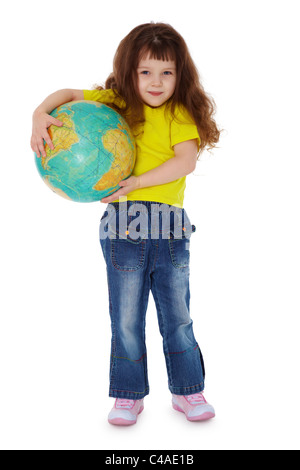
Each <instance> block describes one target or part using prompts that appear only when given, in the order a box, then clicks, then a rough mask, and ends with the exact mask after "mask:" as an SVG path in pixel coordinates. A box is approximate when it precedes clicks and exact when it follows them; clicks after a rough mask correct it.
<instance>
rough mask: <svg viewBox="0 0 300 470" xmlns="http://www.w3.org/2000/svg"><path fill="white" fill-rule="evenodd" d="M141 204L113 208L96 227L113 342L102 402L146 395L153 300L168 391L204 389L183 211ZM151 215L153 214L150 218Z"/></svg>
mask: <svg viewBox="0 0 300 470" xmlns="http://www.w3.org/2000/svg"><path fill="white" fill-rule="evenodd" d="M163 206H164V207H165V208H166V209H167V212H168V209H169V213H168V214H167V216H169V222H166V220H167V216H166V214H164V213H163V211H160V209H161V207H162V205H160V204H159V203H153V202H147V201H127V202H126V203H125V204H123V203H112V204H109V205H108V206H107V208H106V211H105V212H104V214H103V217H102V219H101V223H100V242H101V247H102V251H103V255H104V259H105V261H106V266H107V279H108V293H109V312H110V318H111V329H112V340H111V360H110V389H109V396H111V397H116V398H127V399H134V400H138V399H141V398H143V397H145V396H146V395H148V393H149V384H148V373H147V350H146V343H145V317H146V311H147V305H148V298H149V293H150V291H151V292H152V294H153V297H154V301H155V305H156V309H157V316H158V323H159V329H160V333H161V335H162V338H163V351H164V356H165V361H166V367H167V374H168V385H169V389H170V391H171V392H172V393H174V394H177V395H189V394H192V393H197V392H201V391H203V389H204V378H205V371H204V363H203V358H202V354H201V351H200V348H199V345H198V343H197V342H196V339H195V337H194V333H193V322H192V320H191V317H190V309H189V304H190V291H189V257H190V252H189V244H190V236H191V233H192V232H193V231H194V230H195V227H194V226H192V225H191V224H190V221H189V219H188V217H187V214H186V211H185V210H184V209H178V208H175V207H173V206H167V205H163ZM153 214H154V215H153Z"/></svg>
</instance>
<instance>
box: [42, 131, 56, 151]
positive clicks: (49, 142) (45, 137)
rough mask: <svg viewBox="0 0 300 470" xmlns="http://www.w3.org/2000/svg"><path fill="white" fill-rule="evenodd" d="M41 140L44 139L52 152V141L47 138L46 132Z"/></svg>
mask: <svg viewBox="0 0 300 470" xmlns="http://www.w3.org/2000/svg"><path fill="white" fill-rule="evenodd" d="M43 138H44V140H45V142H46V144H48V146H49V148H50V149H51V150H54V145H53V142H52V140H51V139H50V137H49V134H48V132H47V134H45V135H44V136H43Z"/></svg>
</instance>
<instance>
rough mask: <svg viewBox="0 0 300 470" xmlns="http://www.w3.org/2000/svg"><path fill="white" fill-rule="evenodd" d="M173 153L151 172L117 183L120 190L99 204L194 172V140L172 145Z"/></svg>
mask: <svg viewBox="0 0 300 470" xmlns="http://www.w3.org/2000/svg"><path fill="white" fill-rule="evenodd" d="M174 153H175V156H174V157H173V158H171V159H170V160H167V161H166V162H164V163H162V164H161V165H159V166H158V167H156V168H153V170H150V171H147V172H146V173H143V174H142V175H139V176H130V177H129V178H128V179H126V180H123V181H121V182H120V183H119V185H120V186H121V189H119V190H118V191H116V192H115V193H113V194H112V195H111V196H108V197H106V198H104V199H102V200H101V202H104V203H109V202H112V201H115V200H116V199H118V198H119V197H120V196H125V195H126V194H128V193H130V192H131V191H134V190H135V189H141V188H147V187H149V186H158V185H160V184H166V183H170V182H171V181H175V180H177V179H179V178H182V177H184V176H187V175H188V174H190V173H192V172H193V171H194V170H195V168H196V163H197V155H198V145H197V140H196V139H193V140H187V141H185V142H181V143H180V144H177V145H174Z"/></svg>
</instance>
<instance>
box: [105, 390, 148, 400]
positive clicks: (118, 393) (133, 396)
mask: <svg viewBox="0 0 300 470" xmlns="http://www.w3.org/2000/svg"><path fill="white" fill-rule="evenodd" d="M147 395H149V388H146V389H145V390H144V391H143V392H132V391H127V390H110V391H109V396H110V397H112V398H126V399H127V400H142V398H144V397H146V396H147Z"/></svg>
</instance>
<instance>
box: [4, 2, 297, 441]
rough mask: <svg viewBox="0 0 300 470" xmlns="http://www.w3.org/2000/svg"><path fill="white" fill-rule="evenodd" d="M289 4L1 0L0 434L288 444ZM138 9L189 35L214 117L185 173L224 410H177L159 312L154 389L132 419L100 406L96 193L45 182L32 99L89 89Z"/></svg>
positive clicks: (292, 54) (291, 271)
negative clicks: (210, 149) (84, 200)
mask: <svg viewBox="0 0 300 470" xmlns="http://www.w3.org/2000/svg"><path fill="white" fill-rule="evenodd" d="M298 4H299V2H298V1H297V0H294V1H293V0H285V1H277V0H251V1H248V0H243V1H240V0H226V1H223V0H205V1H204V0H195V1H189V0H187V1H185V2H177V1H174V0H164V1H161V0H159V1H157V0H152V1H151V2H142V1H140V0H138V1H135V0H133V1H130V0H128V1H123V0H122V1H119V0H114V1H113V2H104V1H100V0H98V1H93V0H85V1H77V0H72V1H69V0H64V1H57V0H52V1H51V2H41V1H40V0H38V1H34V0H31V1H26V2H24V1H16V0H11V1H10V2H5V3H3V5H2V6H1V20H2V21H1V23H2V24H1V30H0V34H1V38H0V39H1V70H2V72H1V76H0V80H1V95H2V96H1V117H0V119H1V127H0V132H1V147H0V152H1V176H0V178H1V184H0V190H1V218H0V221H1V228H0V235H1V245H0V249H1V253H0V255H1V259H0V262H1V265H0V266H1V296H0V302H1V319H0V380H1V386H0V441H1V442H0V446H1V448H2V449H108V450H111V449H132V450H133V449H148V450H151V449H159V450H163V449H182V450H183V449H187V450H191V449H204V450H209V449H213V450H222V449H226V450H239V449H242V450H246V449H252V450H254V449H264V450H266V449H298V450H299V447H300V446H299V435H300V434H299V419H300V405H299V394H300V380H299V352H300V347H299V313H300V309H299V304H300V302H299V277H300V276H299V266H300V252H299V251H300V250H299V239H300V228H299V196H300V194H299V193H300V190H299V170H300V161H299V157H300V155H299V101H300V100H299V83H300V76H299V70H298V68H297V66H298V62H299V39H300V38H299V29H298V26H299V21H298V18H299V16H298V12H297V9H298V7H299V5H298ZM149 21H163V22H167V23H170V24H171V25H172V26H173V27H175V29H177V30H178V31H179V32H180V33H181V34H182V35H183V37H184V38H185V40H186V42H187V44H188V46H189V49H190V51H191V54H192V57H193V59H194V61H195V63H196V64H197V67H198V69H199V72H200V76H201V80H202V82H203V84H204V86H205V89H206V91H207V92H208V93H210V94H211V95H212V96H213V97H214V99H215V101H216V103H217V107H218V111H217V115H216V119H217V121H218V124H219V126H220V127H222V128H223V129H225V132H224V133H223V134H222V138H221V140H220V145H219V147H220V148H219V149H216V150H215V151H214V154H213V156H211V157H209V156H208V155H206V154H204V155H203V157H202V160H201V161H200V162H199V163H198V166H197V169H196V171H195V172H194V174H193V175H191V176H189V177H188V188H187V190H186V198H185V208H186V210H187V212H188V214H189V216H190V218H191V221H192V223H194V224H195V225H196V226H197V232H196V234H194V235H193V240H192V247H191V249H192V261H191V314H192V317H193V319H194V327H195V334H196V337H197V339H198V342H199V343H200V346H201V349H202V352H203V354H204V358H205V363H206V370H207V380H206V397H207V399H208V400H209V401H210V402H211V403H212V404H213V405H214V406H215V408H216V413H217V416H216V418H215V419H214V420H212V421H210V422H207V423H189V422H188V421H186V419H185V417H184V416H183V415H182V414H180V413H177V412H175V411H174V410H173V409H172V408H171V402H170V399H171V395H170V393H169V391H168V387H167V374H166V370H165V363H164V357H163V352H162V341H161V337H160V335H159V331H158V325H157V319H156V311H155V307H154V302H153V300H151V301H150V304H149V309H148V315H147V343H148V356H149V359H148V360H149V378H150V388H151V393H150V395H149V396H148V397H147V398H146V400H145V405H146V406H145V411H144V412H143V414H142V415H141V416H140V417H139V420H138V424H137V425H136V426H133V427H131V428H118V427H113V426H111V425H109V424H108V423H107V414H108V412H109V410H110V408H111V406H112V405H113V399H111V398H108V368H109V352H110V351H109V350H110V322H109V315H108V299H107V286H106V277H105V276H106V274H105V265H104V261H103V258H102V253H101V251H100V244H99V241H98V224H99V220H100V217H101V215H102V212H103V210H104V206H103V205H101V204H100V203H93V204H78V203H73V202H70V201H67V200H64V199H62V198H61V197H59V196H57V195H55V194H54V193H53V192H51V191H50V190H49V189H48V188H47V187H46V185H45V184H44V183H43V181H42V180H41V179H40V177H39V175H38V173H37V171H36V168H35V164H34V158H33V153H32V151H31V148H30V137H31V120H32V113H33V111H34V109H35V108H36V107H37V106H38V105H39V104H40V102H41V101H42V100H44V98H45V97H46V96H47V95H49V94H50V93H52V92H53V91H55V90H58V89H62V88H79V89H84V88H92V87H93V85H94V84H95V83H103V82H104V81H105V79H106V77H107V76H108V74H109V73H110V72H111V68H112V59H113V55H114V52H115V50H116V47H117V45H118V44H119V42H120V41H121V39H122V38H123V37H124V36H125V35H126V34H127V33H128V32H129V31H130V30H131V29H132V28H134V27H135V26H137V25H138V24H141V23H145V22H149Z"/></svg>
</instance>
